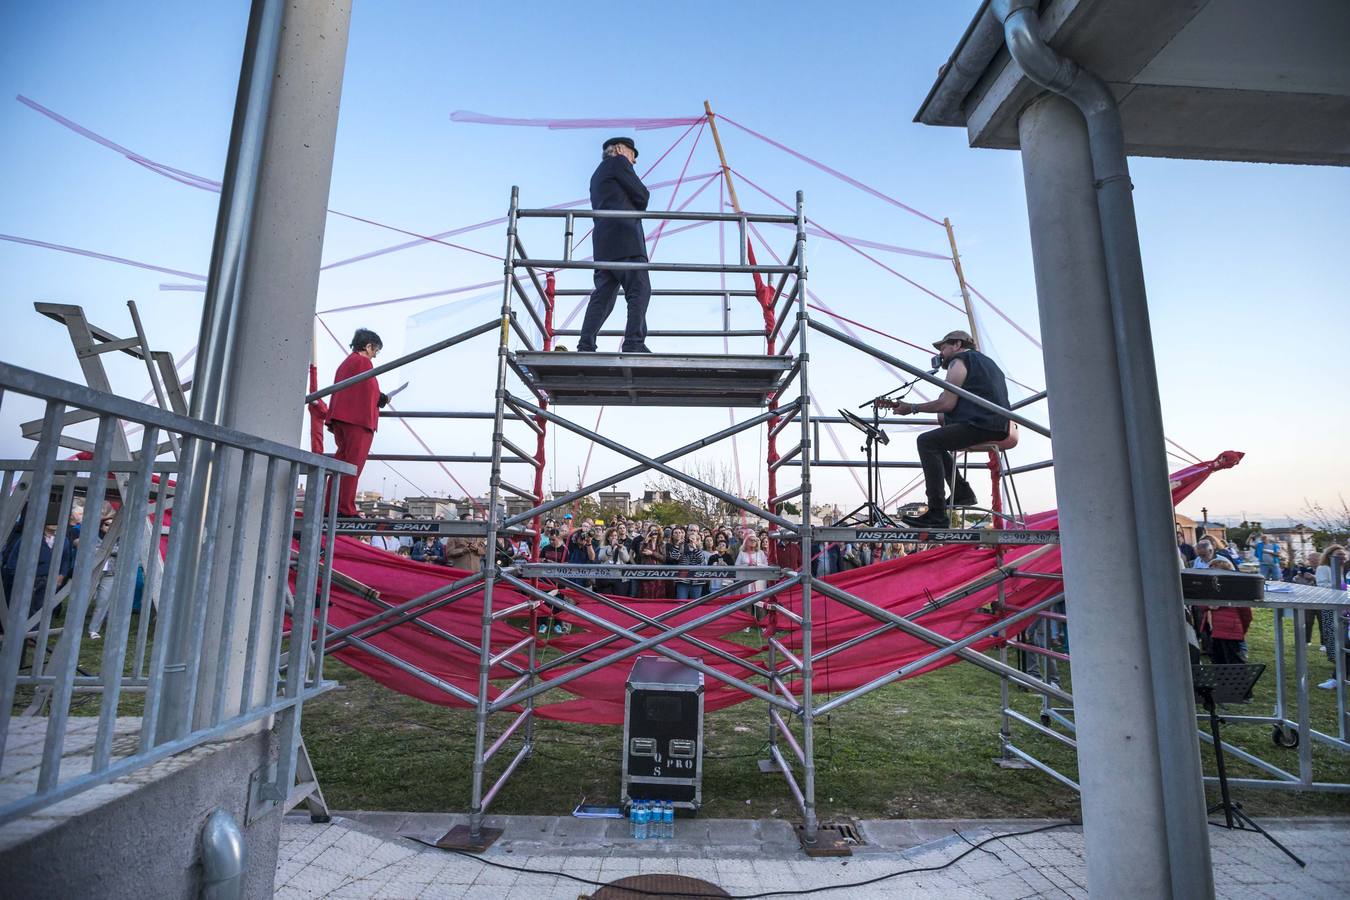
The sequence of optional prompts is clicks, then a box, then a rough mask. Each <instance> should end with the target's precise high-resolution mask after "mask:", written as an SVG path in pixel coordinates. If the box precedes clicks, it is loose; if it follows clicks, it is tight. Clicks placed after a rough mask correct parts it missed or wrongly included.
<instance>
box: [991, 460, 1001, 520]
mask: <svg viewBox="0 0 1350 900" xmlns="http://www.w3.org/2000/svg"><path fill="white" fill-rule="evenodd" d="M989 480H990V481H991V482H992V487H990V489H989V492H990V500H989V508H990V509H992V510H993V511H994V512H996V513H1001V512H1003V494H1002V491H1001V490H1000V488H1001V487H1002V486H1003V464H1002V460H1001V459H1000V458H999V455H998V451H997V450H990V451H989Z"/></svg>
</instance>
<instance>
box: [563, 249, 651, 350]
mask: <svg viewBox="0 0 1350 900" xmlns="http://www.w3.org/2000/svg"><path fill="white" fill-rule="evenodd" d="M610 261H611V262H646V261H647V257H645V256H629V257H626V258H624V259H616V260H610ZM620 287H623V296H624V299H625V300H627V301H628V321H627V322H626V323H625V325H624V329H623V349H624V350H635V349H637V348H639V347H642V346H643V345H644V342H645V341H646V340H647V303H648V301H650V300H651V298H652V282H651V279H650V278H648V277H647V273H646V271H633V270H631V269H625V270H621V271H618V270H610V269H596V270H595V290H593V291H591V299H590V302H589V303H588V304H587V305H586V318H585V319H583V320H582V323H581V337H580V338H579V339H578V340H577V349H578V350H581V351H587V350H594V349H595V336H596V335H597V334H599V333H600V328H601V326H603V325H604V324H605V320H606V319H608V318H609V314H610V313H611V312H613V311H614V301H615V299H616V298H617V297H618V296H619V288H620Z"/></svg>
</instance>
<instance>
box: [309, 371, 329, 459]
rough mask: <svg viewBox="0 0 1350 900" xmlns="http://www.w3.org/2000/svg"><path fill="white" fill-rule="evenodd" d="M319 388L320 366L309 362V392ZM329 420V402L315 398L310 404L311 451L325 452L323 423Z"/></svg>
mask: <svg viewBox="0 0 1350 900" xmlns="http://www.w3.org/2000/svg"><path fill="white" fill-rule="evenodd" d="M318 389H319V367H318V366H316V365H314V364H313V363H310V364H309V392H310V393H311V394H312V393H314V392H315V391H317V390H318ZM327 421H328V404H327V403H324V402H323V401H322V400H315V401H314V402H313V403H311V404H309V450H310V452H311V453H319V454H322V453H323V423H324V422H327Z"/></svg>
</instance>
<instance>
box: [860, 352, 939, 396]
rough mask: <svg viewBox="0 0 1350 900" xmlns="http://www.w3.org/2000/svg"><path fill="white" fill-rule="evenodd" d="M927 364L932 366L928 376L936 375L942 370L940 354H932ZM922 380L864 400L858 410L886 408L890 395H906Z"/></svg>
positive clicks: (912, 381)
mask: <svg viewBox="0 0 1350 900" xmlns="http://www.w3.org/2000/svg"><path fill="white" fill-rule="evenodd" d="M928 364H929V365H930V366H932V368H931V369H929V370H928V374H929V375H936V374H937V373H938V370H940V369H941V368H942V354H941V353H937V354H934V355H933V358H932V359H930V360H929V361H928ZM922 380H923V379H921V378H914V379H911V380H909V381H906V382H905V383H904V384H902V385H900V386H899V387H898V388H896V389H895V390H893V391H887V392H886V393H884V394H882V395H881V396H879V397H873V398H872V399H871V400H866V401H864V402H862V403H859V404H858V409H863V408H865V407H868V406H878V405H880V406H886V405H888V404H887V403H886V401H888V400H890V399H891V395H892V394H897V393H899V392H900V391H905V392H906V393H908V392H909V389H910V388H912V387H914V385H916V384H918V383H919V382H920V381H922ZM901 396H903V395H901Z"/></svg>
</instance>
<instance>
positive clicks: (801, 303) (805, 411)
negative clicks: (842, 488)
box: [795, 191, 829, 846]
mask: <svg viewBox="0 0 1350 900" xmlns="http://www.w3.org/2000/svg"><path fill="white" fill-rule="evenodd" d="M795 256H796V260H797V284H796V291H797V321H798V323H799V325H800V327H799V328H798V330H797V361H798V364H799V365H801V374H800V375H799V376H798V386H799V388H800V398H801V399H800V401H799V406H798V409H800V410H801V415H800V418H801V434H802V439H801V440H802V451H801V453H800V454H799V456H800V459H801V471H802V483H801V487H802V495H801V510H802V523H801V525H800V527H799V529H798V532H797V535H798V539H799V540H800V541H801V547H802V563H801V564H802V572H801V579H802V667H801V672H802V770H803V772H802V794H803V798H802V807H803V809H802V841H803V843H805V844H806V845H807V846H810V845H812V844H815V843H816V830H817V827H818V825H819V822H818V821H817V820H816V722H815V697H814V694H813V691H814V689H815V685H814V683H813V682H814V668H815V667H814V664H813V663H812V654H813V641H812V639H811V637H812V636H811V624H812V623H811V619H812V617H811V386H810V383H809V381H808V378H807V375H808V373H807V363H808V362H809V361H810V356H809V355H808V353H807V337H806V333H807V332H808V331H809V330H810V329H809V328H807V327H806V326H807V323H808V322H809V321H810V314H809V313H808V311H807V308H806V213H805V211H804V209H803V202H802V192H801V191H798V192H797V252H796V254H795ZM825 602H826V603H828V602H829V600H826V601H825Z"/></svg>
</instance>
